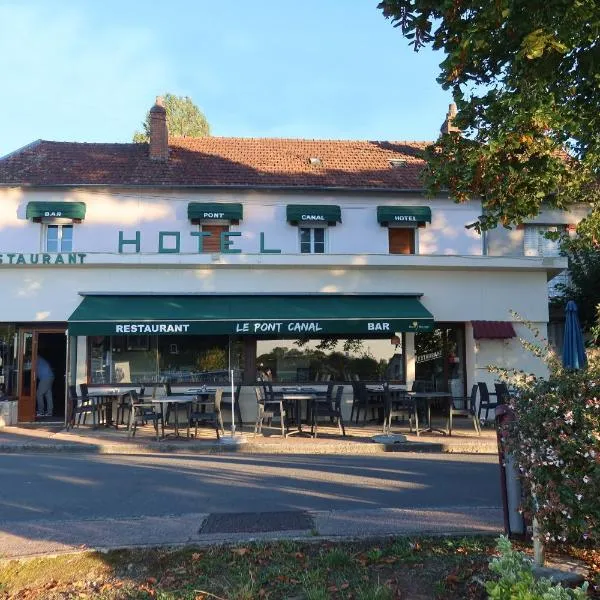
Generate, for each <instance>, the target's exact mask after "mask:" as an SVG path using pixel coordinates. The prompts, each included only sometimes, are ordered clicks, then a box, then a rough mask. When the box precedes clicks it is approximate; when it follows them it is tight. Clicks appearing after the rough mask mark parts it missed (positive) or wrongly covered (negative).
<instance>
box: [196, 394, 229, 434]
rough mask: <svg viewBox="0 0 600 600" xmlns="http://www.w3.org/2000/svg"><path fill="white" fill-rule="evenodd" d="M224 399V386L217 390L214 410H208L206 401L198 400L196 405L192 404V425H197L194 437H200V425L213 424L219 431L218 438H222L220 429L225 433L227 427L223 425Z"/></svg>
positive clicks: (217, 431) (216, 430)
mask: <svg viewBox="0 0 600 600" xmlns="http://www.w3.org/2000/svg"><path fill="white" fill-rule="evenodd" d="M222 400H223V388H217V389H216V390H215V399H214V402H213V403H212V405H213V408H212V410H206V405H207V403H206V402H196V403H195V406H192V410H191V412H190V425H194V426H195V431H194V437H196V438H197V437H198V425H200V424H203V425H206V424H208V425H212V426H213V427H214V428H215V432H216V433H217V439H220V434H219V431H221V432H222V433H223V435H225V428H224V427H223V415H222V413H221V404H222Z"/></svg>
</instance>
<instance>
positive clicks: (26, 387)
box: [17, 329, 37, 422]
mask: <svg viewBox="0 0 600 600" xmlns="http://www.w3.org/2000/svg"><path fill="white" fill-rule="evenodd" d="M36 356H37V331H35V330H27V329H21V330H19V343H18V357H17V358H18V371H17V390H18V391H17V394H18V398H19V405H18V411H19V414H18V419H19V422H31V421H35V393H36V380H35V357H36Z"/></svg>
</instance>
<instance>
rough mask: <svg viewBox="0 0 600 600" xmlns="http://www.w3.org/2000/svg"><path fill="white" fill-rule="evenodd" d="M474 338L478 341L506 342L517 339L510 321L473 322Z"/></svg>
mask: <svg viewBox="0 0 600 600" xmlns="http://www.w3.org/2000/svg"><path fill="white" fill-rule="evenodd" d="M471 323H472V325H473V337H474V338H475V339H476V340H481V339H487V340H506V339H508V338H513V337H516V333H515V329H514V327H513V324H512V323H511V322H510V321H471Z"/></svg>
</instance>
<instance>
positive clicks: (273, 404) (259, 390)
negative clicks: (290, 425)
mask: <svg viewBox="0 0 600 600" xmlns="http://www.w3.org/2000/svg"><path fill="white" fill-rule="evenodd" d="M254 393H255V395H256V405H257V415H256V424H255V425H254V435H256V434H257V433H262V428H263V424H264V421H265V419H266V420H267V423H268V425H269V426H271V421H272V420H273V419H274V418H276V419H279V420H280V423H281V435H282V437H286V425H287V423H286V416H287V413H286V410H285V406H284V402H283V397H281V396H279V398H274V399H269V398H267V396H266V395H265V391H264V387H262V386H256V387H255V388H254Z"/></svg>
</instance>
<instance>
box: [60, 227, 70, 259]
mask: <svg viewBox="0 0 600 600" xmlns="http://www.w3.org/2000/svg"><path fill="white" fill-rule="evenodd" d="M61 233H62V235H61V245H60V251H61V252H71V251H72V250H73V225H62V227H61Z"/></svg>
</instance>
